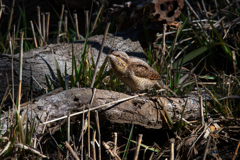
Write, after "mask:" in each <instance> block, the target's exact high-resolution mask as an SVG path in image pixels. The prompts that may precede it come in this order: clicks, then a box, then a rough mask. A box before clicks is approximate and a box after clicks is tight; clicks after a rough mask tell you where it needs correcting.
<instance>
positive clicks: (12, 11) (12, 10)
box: [6, 0, 15, 42]
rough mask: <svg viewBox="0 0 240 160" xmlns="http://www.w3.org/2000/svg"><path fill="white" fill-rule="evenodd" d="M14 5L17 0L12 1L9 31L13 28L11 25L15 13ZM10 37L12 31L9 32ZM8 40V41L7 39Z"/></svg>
mask: <svg viewBox="0 0 240 160" xmlns="http://www.w3.org/2000/svg"><path fill="white" fill-rule="evenodd" d="M14 6H15V0H13V1H12V8H11V13H10V17H9V23H8V31H10V29H11V25H12V18H13V13H14ZM8 38H9V39H10V32H9V34H8ZM6 42H7V41H6Z"/></svg>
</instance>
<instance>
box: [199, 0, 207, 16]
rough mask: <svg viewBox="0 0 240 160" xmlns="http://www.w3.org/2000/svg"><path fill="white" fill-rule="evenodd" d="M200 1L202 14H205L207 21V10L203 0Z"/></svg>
mask: <svg viewBox="0 0 240 160" xmlns="http://www.w3.org/2000/svg"><path fill="white" fill-rule="evenodd" d="M201 1H202V6H203V10H204V14H205V16H206V18H207V19H208V18H209V17H208V14H207V9H206V6H205V3H204V0H201Z"/></svg>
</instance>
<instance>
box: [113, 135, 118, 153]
mask: <svg viewBox="0 0 240 160" xmlns="http://www.w3.org/2000/svg"><path fill="white" fill-rule="evenodd" d="M113 134H114V139H113V142H114V147H113V152H115V153H117V132H114V133H113Z"/></svg>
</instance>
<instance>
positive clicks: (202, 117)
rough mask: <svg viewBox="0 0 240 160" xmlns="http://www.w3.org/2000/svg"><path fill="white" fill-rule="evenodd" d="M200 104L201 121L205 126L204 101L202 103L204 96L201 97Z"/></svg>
mask: <svg viewBox="0 0 240 160" xmlns="http://www.w3.org/2000/svg"><path fill="white" fill-rule="evenodd" d="M199 102H200V110H201V113H200V114H201V120H202V126H204V124H205V122H204V114H203V101H202V96H199Z"/></svg>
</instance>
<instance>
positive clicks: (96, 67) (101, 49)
mask: <svg viewBox="0 0 240 160" xmlns="http://www.w3.org/2000/svg"><path fill="white" fill-rule="evenodd" d="M110 24H111V23H108V24H107V26H106V30H105V33H104V37H103V40H102V45H101V48H100V51H99V53H98V58H97V62H96V65H95V69H94V74H93V78H92V82H91V86H90V87H91V88H93V86H94V82H95V78H96V75H97V69H98V64H99V60H100V58H101V55H102V51H103V47H104V42H105V39H106V37H107V33H108V29H109V26H110Z"/></svg>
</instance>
